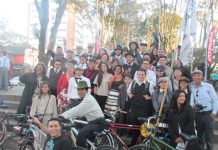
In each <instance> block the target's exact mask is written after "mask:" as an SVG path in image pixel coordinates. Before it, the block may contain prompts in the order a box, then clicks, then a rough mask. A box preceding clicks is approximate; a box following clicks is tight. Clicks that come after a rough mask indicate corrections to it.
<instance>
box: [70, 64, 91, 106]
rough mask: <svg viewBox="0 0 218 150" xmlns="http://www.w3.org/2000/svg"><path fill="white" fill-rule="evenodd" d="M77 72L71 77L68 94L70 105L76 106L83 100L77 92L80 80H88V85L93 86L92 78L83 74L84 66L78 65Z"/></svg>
mask: <svg viewBox="0 0 218 150" xmlns="http://www.w3.org/2000/svg"><path fill="white" fill-rule="evenodd" d="M75 69H76V72H75V73H76V74H75V76H74V77H72V78H70V80H69V85H68V95H67V100H68V101H69V102H70V105H69V107H75V106H76V105H78V104H79V103H80V101H81V99H80V97H79V95H78V94H77V90H76V88H77V86H78V83H79V81H81V80H83V81H86V82H87V84H88V86H89V87H91V83H90V80H89V79H88V78H86V77H84V76H83V68H82V67H81V66H76V68H75ZM89 92H90V90H89Z"/></svg>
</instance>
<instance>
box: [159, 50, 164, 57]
mask: <svg viewBox="0 0 218 150" xmlns="http://www.w3.org/2000/svg"><path fill="white" fill-rule="evenodd" d="M158 56H159V57H160V56H164V51H163V50H162V49H159V50H158Z"/></svg>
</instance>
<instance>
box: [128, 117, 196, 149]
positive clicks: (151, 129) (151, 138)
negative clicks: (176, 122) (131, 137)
mask: <svg viewBox="0 0 218 150" xmlns="http://www.w3.org/2000/svg"><path fill="white" fill-rule="evenodd" d="M157 117H160V116H152V117H149V118H139V120H142V121H145V122H146V126H142V127H143V128H144V130H145V131H144V132H146V133H147V137H146V138H145V140H144V141H143V143H142V144H139V145H135V146H133V147H131V148H129V150H176V148H174V147H172V146H170V145H169V144H168V143H166V142H164V141H162V140H161V139H159V138H158V137H156V136H155V134H154V133H155V132H158V130H157V129H155V126H154V125H153V124H152V123H151V120H152V119H156V118H157ZM141 132H143V131H141ZM180 136H181V138H182V139H183V140H184V141H186V142H185V148H186V147H187V145H188V143H189V142H196V141H197V140H198V137H197V136H195V135H187V134H185V133H180Z"/></svg>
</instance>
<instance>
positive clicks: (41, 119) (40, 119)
mask: <svg viewBox="0 0 218 150" xmlns="http://www.w3.org/2000/svg"><path fill="white" fill-rule="evenodd" d="M50 98H51V95H49V99H48V102H47V104H46V106H45V110H44V113H43V115H42V117H41V118H39V121H40V122H41V123H42V121H43V119H44V117H45V113H46V110H47V108H48V104H49V102H50Z"/></svg>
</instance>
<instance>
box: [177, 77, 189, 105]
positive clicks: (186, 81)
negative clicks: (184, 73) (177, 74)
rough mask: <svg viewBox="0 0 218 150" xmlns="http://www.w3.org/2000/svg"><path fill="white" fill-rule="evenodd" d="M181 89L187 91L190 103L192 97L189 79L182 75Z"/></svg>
mask: <svg viewBox="0 0 218 150" xmlns="http://www.w3.org/2000/svg"><path fill="white" fill-rule="evenodd" d="M179 89H181V90H183V91H185V93H186V94H187V102H188V104H190V99H191V90H190V87H189V79H188V78H186V77H181V78H180V80H179Z"/></svg>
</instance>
